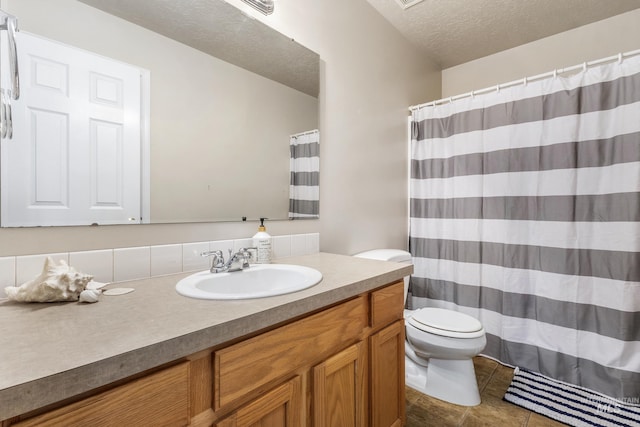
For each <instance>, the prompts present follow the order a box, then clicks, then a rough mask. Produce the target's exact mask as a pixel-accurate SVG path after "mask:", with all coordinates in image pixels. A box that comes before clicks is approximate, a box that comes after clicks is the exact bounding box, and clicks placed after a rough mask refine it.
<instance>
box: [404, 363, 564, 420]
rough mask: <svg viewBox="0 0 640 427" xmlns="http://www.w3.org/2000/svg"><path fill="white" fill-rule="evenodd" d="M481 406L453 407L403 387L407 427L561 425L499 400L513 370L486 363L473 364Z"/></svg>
mask: <svg viewBox="0 0 640 427" xmlns="http://www.w3.org/2000/svg"><path fill="white" fill-rule="evenodd" d="M473 363H474V365H475V369H476V377H477V380H478V388H479V389H480V397H481V399H482V403H481V404H480V405H478V406H474V407H465V406H458V405H453V404H450V403H447V402H443V401H442V400H439V399H436V398H433V397H429V396H425V395H424V394H421V393H418V392H417V391H415V390H413V389H411V388H409V387H407V427H427V426H429V427H454V426H464V427H473V426H490V427H512V426H521V427H560V426H564V424H562V423H559V422H557V421H554V420H552V419H550V418H547V417H545V416H542V415H538V414H536V413H534V412H531V411H528V410H526V409H524V408H521V407H519V406H516V405H514V404H512V403H509V402H505V401H504V400H502V397H503V396H504V393H505V391H506V390H507V388H508V387H509V384H511V378H512V377H513V369H511V368H508V367H506V366H502V365H501V364H499V363H497V362H495V361H493V360H491V359H487V358H485V357H476V358H474V360H473Z"/></svg>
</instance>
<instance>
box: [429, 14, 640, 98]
mask: <svg viewBox="0 0 640 427" xmlns="http://www.w3.org/2000/svg"><path fill="white" fill-rule="evenodd" d="M636 49H640V9H637V10H634V11H631V12H627V13H624V14H622V15H617V16H614V17H612V18H609V19H605V20H602V21H599V22H595V23H593V24H589V25H585V26H583V27H579V28H576V29H574V30H571V31H566V32H564V33H561V34H557V35H555V36H551V37H547V38H544V39H541V40H538V41H535V42H532V43H528V44H525V45H522V46H519V47H516V48H513V49H509V50H505V51H503V52H499V53H496V54H494V55H490V56H486V57H484V58H480V59H477V60H475V61H470V62H467V63H465V64H461V65H458V66H455V67H451V68H448V69H446V70H443V71H442V97H443V98H446V97H449V96H455V95H459V94H463V93H467V92H470V91H472V90H478V89H484V88H486V87H489V86H494V85H496V84H500V83H507V82H510V81H513V80H518V79H522V78H524V77H529V76H534V75H536V74H541V73H546V72H549V71H553V70H554V69H556V68H564V67H570V66H572V65H577V64H581V63H583V62H585V61H593V60H596V59H600V58H605V57H608V56H612V55H617V54H618V53H620V52H628V51H632V50H636ZM426 101H428V100H425V102H426Z"/></svg>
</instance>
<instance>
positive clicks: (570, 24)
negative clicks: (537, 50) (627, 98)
mask: <svg viewBox="0 0 640 427" xmlns="http://www.w3.org/2000/svg"><path fill="white" fill-rule="evenodd" d="M367 1H368V2H369V3H370V4H371V5H372V6H373V7H374V8H375V9H377V10H378V12H379V13H380V14H382V15H383V16H384V17H385V18H386V19H387V20H388V21H389V22H391V24H393V25H394V26H395V27H396V28H398V29H399V30H400V32H401V33H403V34H404V36H405V37H406V38H407V39H409V40H410V41H412V42H413V43H414V44H415V45H416V46H418V47H419V48H420V49H421V50H422V51H423V52H424V54H425V55H426V56H428V57H429V58H431V59H432V60H433V61H435V62H436V63H437V64H439V65H440V66H441V67H442V68H448V67H452V66H454V65H458V64H462V63H464V62H468V61H471V60H474V59H477V58H481V57H483V56H487V55H491V54H493V53H496V52H500V51H502V50H506V49H509V48H512V47H515V46H519V45H521V44H525V43H528V42H531V41H534V40H538V39H541V38H544V37H547V36H550V35H553V34H557V33H561V32H563V31H567V30H570V29H572V28H576V27H580V26H582V25H586V24H589V23H591V22H595V21H599V20H602V19H605V18H608V17H611V16H614V15H618V14H621V13H624V12H628V11H630V10H632V9H637V8H640V0H424V1H423V2H422V3H418V4H417V5H415V6H412V7H410V8H408V9H406V10H403V9H402V7H401V6H400V5H399V3H398V1H397V0H367ZM639 25H640V23H639Z"/></svg>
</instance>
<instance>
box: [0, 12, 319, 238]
mask: <svg viewBox="0 0 640 427" xmlns="http://www.w3.org/2000/svg"><path fill="white" fill-rule="evenodd" d="M0 8H1V9H3V10H4V11H6V12H8V13H11V14H13V15H15V16H16V17H17V18H18V25H19V29H20V33H24V34H25V35H26V34H29V35H33V36H35V37H36V38H37V37H40V38H43V39H46V40H47V41H51V42H53V43H59V44H60V45H61V46H62V47H65V48H66V47H72V48H77V49H78V50H81V51H85V52H89V53H92V54H95V55H97V56H98V57H99V58H98V61H99V60H100V58H103V59H105V60H109V61H115V62H117V63H122V64H126V65H130V66H133V67H135V68H137V69H139V70H140V72H141V76H142V77H141V82H140V86H141V88H140V90H141V91H142V93H143V94H144V93H146V94H147V97H146V98H145V97H144V96H142V97H141V100H140V102H141V104H142V106H141V108H142V109H143V110H144V108H146V111H147V113H148V118H147V119H145V116H144V115H143V116H142V119H141V123H140V133H141V138H142V139H144V138H146V139H147V146H146V148H145V146H144V144H143V145H142V148H141V150H142V157H143V158H144V156H147V158H148V159H149V162H148V166H146V165H145V164H144V162H143V163H142V166H141V167H142V173H143V175H144V174H145V173H146V176H148V182H147V183H145V182H144V180H143V182H142V184H141V186H142V188H141V192H140V195H139V197H140V199H141V206H142V220H140V218H135V217H134V218H131V223H140V222H143V223H147V222H150V223H176V222H211V221H241V220H243V218H246V219H248V220H254V219H257V218H258V217H268V218H271V219H286V218H287V213H288V208H289V179H290V148H289V140H290V136H291V135H295V134H299V133H304V132H307V131H310V130H313V129H317V127H318V94H319V62H320V61H319V55H318V54H316V53H314V52H312V51H310V50H309V49H307V48H305V47H304V46H301V45H300V44H298V43H297V42H295V41H293V40H292V39H290V38H288V37H286V36H284V35H282V34H280V33H278V32H277V31H275V30H273V29H272V28H270V27H268V26H267V25H265V24H263V23H261V22H259V21H257V20H255V19H252V18H251V17H248V16H247V15H245V14H244V13H242V12H241V11H240V10H239V9H237V8H236V7H234V6H232V5H230V4H228V3H226V2H225V1H224V0H136V1H131V0H56V1H55V2H52V1H50V0H0ZM20 33H19V34H20ZM18 40H20V39H18ZM20 49H21V48H20V45H19V46H18V50H20ZM51 50H52V49H47V51H48V52H50V51H51ZM5 51H6V49H5ZM0 55H5V53H4V52H2V50H0ZM41 56H42V55H41ZM33 58H36V59H33ZM38 58H40V56H38V55H37V54H35V55H32V57H31V59H29V60H28V61H27V62H28V63H27V64H25V63H21V64H20V65H21V78H22V82H21V84H22V88H23V89H24V90H23V92H24V91H26V90H27V87H28V85H29V84H32V83H33V82H34V81H39V80H38V79H39V77H38V74H37V73H36V72H35V71H33V69H37V67H40V68H39V70H40V77H41V78H40V80H41V81H42V82H44V84H45V85H49V86H47V90H48V91H50V92H53V91H54V90H53V88H54V87H55V89H56V90H58V89H59V86H61V87H62V86H64V87H65V88H67V86H65V85H67V84H69V85H70V84H72V83H73V82H74V79H73V75H72V74H65V72H66V71H65V70H68V69H71V68H69V67H67V65H66V62H65V61H63V60H51V59H50V58H46V59H47V60H46V61H41V62H40V63H38V60H39V59H38ZM2 60H3V62H6V61H5V56H2ZM34 61H35V62H34ZM32 63H35V64H36V65H35V66H34V65H33V64H32ZM30 67H36V68H33V69H32V68H30ZM107 68H108V67H107V66H106V65H101V63H98V65H97V68H96V71H95V72H94V73H93V74H92V76H93V77H91V79H92V80H91V82H92V83H95V85H94V86H92V87H94V88H95V89H92V90H91V94H90V95H91V96H94V95H95V97H96V99H98V100H99V101H100V102H101V103H102V104H103V105H102V106H101V108H102V107H104V104H108V103H110V102H112V103H118V102H119V101H118V100H119V99H120V98H119V97H120V96H122V90H121V88H120V86H119V83H118V81H119V80H118V79H113V78H111V77H110V75H109V73H107V72H106V71H104V70H106V69H107ZM28 70H32V71H28ZM56 70H62V71H60V72H59V73H58V72H57V71H56ZM103 71H104V72H103ZM145 73H146V74H145ZM56 76H58V77H56ZM96 76H97V77H96ZM2 77H3V78H4V76H2ZM54 77H55V78H54ZM145 78H146V80H145ZM65 79H66V80H65ZM54 83H55V84H54ZM58 83H59V84H58ZM49 89H51V90H49ZM145 90H146V91H147V92H144V91H145ZM145 103H148V105H145ZM25 108H26V107H25ZM34 110H37V111H38V112H41V111H43V110H44V107H43V108H40V107H39V109H38V108H36V109H34ZM81 110H86V109H83V108H81ZM14 111H15V109H14ZM23 115H24V116H28V117H31V120H32V121H31V122H29V123H28V125H27V126H28V127H29V128H30V129H31V131H32V132H33V131H34V129H35V131H39V132H40V133H39V134H38V135H37V138H36V137H34V136H33V135H30V136H29V140H30V142H28V143H31V144H33V140H34V139H35V140H37V139H38V138H41V139H42V138H44V135H45V134H53V135H54V137H55V138H57V140H56V142H55V144H54V147H63V146H64V145H65V144H66V140H65V138H66V137H67V136H68V135H66V134H64V132H65V129H67V125H68V123H71V122H73V121H74V120H77V119H76V118H75V116H73V115H72V113H71V112H69V113H68V117H67V116H66V115H67V113H64V114H58V115H56V116H55V117H56V120H57V119H58V118H60V117H62V116H64V117H63V118H62V119H60V120H62V121H61V122H60V123H58V122H56V121H55V120H54V121H53V122H52V121H50V120H49V121H47V120H48V118H47V117H44V116H43V117H44V118H41V119H39V121H36V120H34V119H33V117H36V116H37V114H35V113H33V111H28V114H27V113H25V114H23ZM124 115H125V116H126V114H124ZM19 116H20V114H17V115H16V114H14V117H16V118H18V117H19ZM38 117H39V116H38ZM45 119H46V120H45ZM65 120H66V121H65ZM94 122H95V123H92V127H90V129H89V130H88V131H87V132H88V133H87V135H88V136H87V138H88V139H89V140H92V138H97V140H98V141H102V140H104V141H107V142H106V143H101V144H102V145H100V144H98V145H96V146H95V147H93V148H91V150H93V151H92V152H91V153H93V154H90V155H92V156H94V155H95V152H96V151H98V152H99V151H100V150H103V151H105V152H106V153H107V155H106V156H103V157H106V158H107V159H110V161H112V162H113V164H117V162H126V161H129V162H135V161H136V158H135V155H122V154H121V153H122V152H121V151H118V150H114V151H113V153H111V152H109V149H108V146H109V142H110V141H112V142H113V145H114V146H115V145H117V143H118V141H120V139H119V138H120V136H121V135H120V134H119V133H118V132H121V133H122V131H121V130H119V129H120V128H119V127H117V126H115V127H114V126H111V124H112V122H113V121H112V120H111V119H110V118H109V117H108V116H104V117H100V118H99V119H96V120H94ZM43 123H44V124H46V125H47V126H50V127H46V126H45V127H40V125H41V124H43ZM43 126H44V125H43ZM56 126H57V127H56ZM20 129H21V128H20V124H19V123H15V132H14V140H11V141H7V140H2V144H3V150H4V146H5V145H6V144H8V143H13V142H15V136H16V134H18V133H19V131H20ZM43 129H44V130H47V131H46V132H45V131H43ZM50 129H54V130H56V131H55V132H51V131H50ZM60 129H61V130H60ZM125 133H126V132H125ZM100 138H102V139H100ZM101 147H102V148H101ZM105 147H107V148H105ZM144 150H147V152H145V151H144ZM60 151H61V150H59V149H58V148H56V149H50V152H49V153H48V154H47V153H46V152H45V154H43V155H41V156H40V157H41V159H40V160H39V161H40V164H42V165H43V164H46V163H51V159H52V158H54V157H55V156H58V157H59V156H60V155H61V154H60ZM62 151H63V150H62ZM109 153H111V158H110V157H109ZM64 155H66V154H64ZM94 157H95V156H94ZM0 160H1V161H2V165H5V167H6V162H10V161H11V159H8V156H6V155H5V156H4V158H2V159H0ZM75 163H76V164H81V163H83V162H75ZM105 164H107V165H108V164H109V160H107V161H106V163H105V162H102V161H100V162H97V163H96V162H95V161H94V162H93V163H92V161H89V162H87V164H86V165H84V166H83V168H81V170H80V171H79V172H77V175H75V177H74V178H68V177H67V178H66V179H67V181H64V180H63V184H61V185H60V187H64V188H63V190H60V189H59V188H57V187H56V186H54V185H53V184H52V181H53V180H51V179H41V181H42V182H40V183H33V182H30V181H29V180H31V178H30V177H28V176H26V177H25V178H24V180H26V181H28V184H27V185H29V186H31V187H30V188H33V186H34V185H36V184H38V185H39V189H42V192H43V194H44V193H47V191H49V193H52V194H54V196H52V198H53V199H55V198H56V197H58V196H59V194H58V193H60V191H67V190H68V187H70V186H74V185H76V184H78V185H79V184H81V183H83V182H88V183H89V184H90V185H92V186H93V189H94V190H95V189H96V188H97V189H98V190H99V191H97V190H96V193H100V191H102V193H100V194H102V196H99V197H98V196H92V197H93V199H92V200H93V201H94V202H95V199H96V197H98V199H100V197H103V198H104V199H105V200H110V199H109V198H110V197H111V196H113V197H115V196H114V195H117V194H116V193H117V192H118V191H121V190H122V189H125V190H126V189H127V188H128V183H127V182H125V181H123V180H120V181H117V180H116V178H114V181H113V182H117V185H116V186H114V188H115V189H110V188H109V187H108V186H107V187H105V188H102V189H101V188H100V185H99V183H98V184H96V182H94V181H95V179H93V178H91V177H92V176H93V175H91V173H95V171H96V170H99V169H100V168H101V167H102V168H103V169H104V168H105V166H104V165H105ZM30 167H32V168H33V167H35V166H33V165H31V166H30ZM43 167H44V166H43ZM146 167H148V170H146V171H145V170H144V169H145V168H146ZM61 168H62V167H58V169H61ZM27 169H28V168H27ZM55 173H57V174H60V173H62V174H64V173H66V172H63V171H61V170H55V171H54V172H52V174H55ZM52 174H50V175H51V176H53V175H52ZM107 175H108V174H107ZM89 184H88V185H89ZM47 185H49V187H50V188H49V187H47ZM145 185H146V186H147V187H146V188H145ZM110 191H111V193H110ZM118 194H119V193H118ZM113 197H112V198H113ZM145 197H146V200H145ZM71 198H73V197H71ZM45 199H46V198H45ZM2 202H3V206H4V205H5V204H8V205H10V204H11V203H12V201H11V199H8V200H5V198H4V197H3V199H2ZM46 204H47V203H44V205H46ZM50 205H52V206H53V205H55V203H50ZM49 207H51V206H49ZM104 207H105V210H106V211H108V210H109V209H112V210H113V209H115V208H114V207H113V206H110V205H109V203H106V202H105V203H104ZM56 209H57V210H64V206H57V205H56V206H53V209H51V210H52V211H56ZM145 210H146V211H145ZM145 212H146V214H145ZM74 221H75V222H72V223H71V224H68V223H65V224H64V225H83V224H87V225H88V224H92V223H98V224H102V223H104V224H107V223H109V221H106V220H105V221H104V222H103V221H96V220H87V219H84V218H78V219H76V220H74ZM0 225H2V226H10V224H7V223H3V224H0ZM22 225H25V224H22ZM26 225H33V226H35V225H56V222H55V221H53V222H50V223H29V224H26ZM61 225H62V224H61Z"/></svg>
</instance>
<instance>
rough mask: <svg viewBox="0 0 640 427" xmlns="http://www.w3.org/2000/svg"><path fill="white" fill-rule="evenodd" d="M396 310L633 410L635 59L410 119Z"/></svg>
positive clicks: (639, 249) (638, 360)
mask: <svg viewBox="0 0 640 427" xmlns="http://www.w3.org/2000/svg"><path fill="white" fill-rule="evenodd" d="M411 145H412V148H411V156H412V159H411V184H410V187H411V208H410V210H411V231H410V249H411V253H412V256H413V261H414V265H415V273H414V275H413V276H412V278H411V290H410V292H411V298H410V299H409V302H408V304H409V306H410V307H411V308H417V307H420V306H426V305H429V306H438V307H444V308H451V309H455V310H458V311H461V312H464V313H467V314H470V315H473V316H475V317H477V318H478V319H480V320H481V322H482V323H483V325H484V327H485V329H486V332H487V341H488V343H487V347H486V349H485V350H484V352H483V353H484V354H486V355H488V356H491V357H494V358H496V359H498V360H500V361H502V362H504V363H507V364H510V365H514V366H519V367H522V368H526V369H529V370H533V371H537V372H540V373H542V374H544V375H547V376H550V377H552V378H555V379H558V380H562V381H565V382H569V383H573V384H577V385H580V386H583V387H587V388H590V389H592V390H595V391H598V392H600V393H604V394H606V395H608V396H610V397H612V398H614V399H620V400H622V401H626V402H634V403H640V57H635V58H630V59H625V60H624V61H623V62H622V63H620V64H618V63H614V64H608V65H603V66H599V67H594V68H588V69H586V70H584V71H582V72H580V73H578V74H576V75H573V76H569V77H554V78H549V79H545V80H541V81H537V82H529V83H526V84H522V85H519V86H516V87H511V88H507V89H501V90H496V91H495V92H493V93H490V94H484V95H478V96H475V97H468V98H464V99H459V100H456V101H452V102H450V103H445V104H442V105H436V106H427V107H424V108H421V109H419V110H414V112H413V119H412V143H411Z"/></svg>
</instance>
